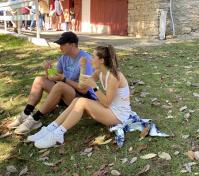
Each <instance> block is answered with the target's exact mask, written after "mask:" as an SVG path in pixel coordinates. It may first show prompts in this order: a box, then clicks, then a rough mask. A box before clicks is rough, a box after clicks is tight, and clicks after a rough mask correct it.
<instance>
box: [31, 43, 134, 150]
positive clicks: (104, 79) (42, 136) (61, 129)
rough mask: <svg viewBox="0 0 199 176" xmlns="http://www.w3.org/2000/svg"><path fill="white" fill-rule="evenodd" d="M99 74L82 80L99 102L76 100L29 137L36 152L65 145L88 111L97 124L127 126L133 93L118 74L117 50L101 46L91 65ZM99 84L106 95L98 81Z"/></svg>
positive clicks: (96, 73) (83, 99)
mask: <svg viewBox="0 0 199 176" xmlns="http://www.w3.org/2000/svg"><path fill="white" fill-rule="evenodd" d="M91 64H92V67H93V68H94V69H95V70H96V71H95V73H94V74H93V76H92V77H88V76H83V78H82V80H81V81H83V84H84V85H87V86H89V87H92V88H93V90H94V91H95V93H96V95H97V98H98V100H97V101H94V100H90V99H87V98H76V99H74V100H73V101H72V103H71V104H70V106H69V107H68V108H67V109H66V110H65V111H64V112H63V113H62V114H61V115H60V116H59V117H58V118H57V119H56V120H55V121H54V122H52V123H51V124H49V125H48V126H47V127H43V128H42V129H41V130H40V131H39V132H38V133H36V134H34V135H32V136H29V137H28V140H29V141H33V142H35V146H36V147H37V148H49V147H53V146H54V145H56V143H61V144H62V143H64V134H65V133H66V132H67V130H69V129H70V128H72V127H73V126H74V125H76V124H77V123H78V122H79V121H80V120H81V118H82V115H83V113H84V111H86V112H87V113H88V114H89V115H90V116H91V117H92V118H93V119H94V120H96V121H98V122H100V123H102V124H104V125H106V126H110V125H116V124H121V123H125V122H126V121H127V120H128V118H129V116H130V114H131V107H130V91H129V86H128V82H127V80H126V78H125V76H124V75H123V74H122V73H121V72H120V71H119V70H118V61H117V57H116V53H115V50H114V48H113V47H112V46H111V45H109V46H108V47H106V46H98V47H97V48H96V49H95V50H94V52H93V58H92V61H91ZM98 80H100V82H101V85H102V87H103V89H104V91H102V90H100V89H99V87H98V86H97V83H96V81H98Z"/></svg>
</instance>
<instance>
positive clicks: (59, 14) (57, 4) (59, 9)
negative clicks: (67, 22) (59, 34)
mask: <svg viewBox="0 0 199 176" xmlns="http://www.w3.org/2000/svg"><path fill="white" fill-rule="evenodd" d="M54 5H55V12H56V30H57V31H61V23H62V14H63V7H62V4H61V1H60V0H55V1H54Z"/></svg>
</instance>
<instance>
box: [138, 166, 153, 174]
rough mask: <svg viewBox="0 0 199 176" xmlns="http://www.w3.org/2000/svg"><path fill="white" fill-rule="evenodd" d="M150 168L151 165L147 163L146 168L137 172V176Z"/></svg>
mask: <svg viewBox="0 0 199 176" xmlns="http://www.w3.org/2000/svg"><path fill="white" fill-rule="evenodd" d="M149 169H150V165H149V164H147V165H146V166H144V168H143V169H142V170H141V171H140V172H138V173H137V174H136V176H139V175H142V174H144V173H146V172H147V171H148V170H149Z"/></svg>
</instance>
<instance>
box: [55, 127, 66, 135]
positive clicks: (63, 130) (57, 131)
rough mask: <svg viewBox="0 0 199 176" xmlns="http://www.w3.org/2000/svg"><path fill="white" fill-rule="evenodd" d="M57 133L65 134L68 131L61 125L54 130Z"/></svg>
mask: <svg viewBox="0 0 199 176" xmlns="http://www.w3.org/2000/svg"><path fill="white" fill-rule="evenodd" d="M53 132H54V133H55V134H57V135H64V134H65V133H66V132H67V129H66V128H64V127H63V126H62V125H60V126H59V127H58V128H57V129H56V130H55V131H53Z"/></svg>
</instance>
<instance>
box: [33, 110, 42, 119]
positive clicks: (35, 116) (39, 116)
mask: <svg viewBox="0 0 199 176" xmlns="http://www.w3.org/2000/svg"><path fill="white" fill-rule="evenodd" d="M43 116H44V114H43V113H41V112H40V111H37V112H36V113H35V114H34V115H33V116H32V117H33V119H34V120H36V121H38V120H40V119H41V118H42V117H43Z"/></svg>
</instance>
